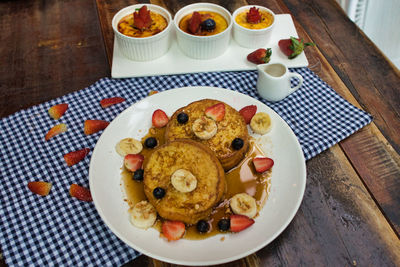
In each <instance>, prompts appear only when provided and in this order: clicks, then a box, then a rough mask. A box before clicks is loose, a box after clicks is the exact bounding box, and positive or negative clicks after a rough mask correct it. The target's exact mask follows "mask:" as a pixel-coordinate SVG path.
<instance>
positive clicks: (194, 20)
mask: <svg viewBox="0 0 400 267" xmlns="http://www.w3.org/2000/svg"><path fill="white" fill-rule="evenodd" d="M200 25H201V15H200V13H199V12H197V11H195V12H193V14H192V17H191V18H190V19H189V32H191V33H193V34H196V33H197V32H198V31H199V30H200Z"/></svg>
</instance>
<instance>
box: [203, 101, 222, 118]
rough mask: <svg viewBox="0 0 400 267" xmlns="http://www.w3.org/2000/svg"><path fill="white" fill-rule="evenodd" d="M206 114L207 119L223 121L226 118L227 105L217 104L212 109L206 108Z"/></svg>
mask: <svg viewBox="0 0 400 267" xmlns="http://www.w3.org/2000/svg"><path fill="white" fill-rule="evenodd" d="M204 113H205V114H206V116H207V117H209V118H211V119H213V120H215V121H221V120H222V119H223V118H224V116H225V105H224V103H218V104H215V105H213V106H211V107H208V108H206V110H205V111H204Z"/></svg>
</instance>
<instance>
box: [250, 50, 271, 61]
mask: <svg viewBox="0 0 400 267" xmlns="http://www.w3.org/2000/svg"><path fill="white" fill-rule="evenodd" d="M271 55H272V50H271V48H267V49H265V48H259V49H257V50H255V51H253V52H251V53H250V54H248V55H247V60H248V61H250V62H251V63H254V64H264V63H268V62H269V61H270V60H271Z"/></svg>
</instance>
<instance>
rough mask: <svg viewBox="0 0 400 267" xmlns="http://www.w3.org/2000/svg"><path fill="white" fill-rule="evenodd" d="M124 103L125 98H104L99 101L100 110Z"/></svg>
mask: <svg viewBox="0 0 400 267" xmlns="http://www.w3.org/2000/svg"><path fill="white" fill-rule="evenodd" d="M124 101H125V98H123V97H119V96H116V97H110V98H104V99H102V100H100V105H101V107H102V108H107V107H109V106H112V105H115V104H118V103H122V102H124Z"/></svg>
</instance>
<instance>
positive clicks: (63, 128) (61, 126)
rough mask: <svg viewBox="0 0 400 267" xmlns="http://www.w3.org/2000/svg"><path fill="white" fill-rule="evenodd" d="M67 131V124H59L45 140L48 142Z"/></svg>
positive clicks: (48, 133)
mask: <svg viewBox="0 0 400 267" xmlns="http://www.w3.org/2000/svg"><path fill="white" fill-rule="evenodd" d="M66 131H67V125H66V124H65V123H60V124H57V125H56V126H54V127H53V128H51V129H50V130H49V131H48V132H47V134H46V136H45V137H44V140H46V141H48V140H49V139H50V138H52V137H54V136H56V135H58V134H60V133H63V132H66Z"/></svg>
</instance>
